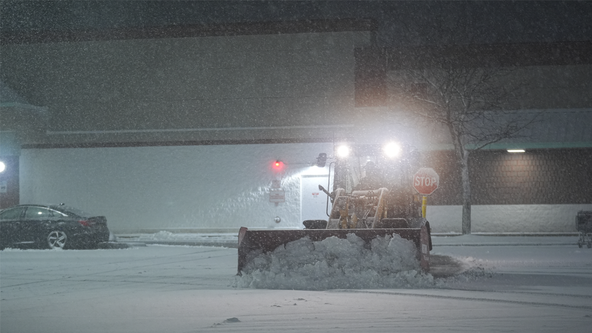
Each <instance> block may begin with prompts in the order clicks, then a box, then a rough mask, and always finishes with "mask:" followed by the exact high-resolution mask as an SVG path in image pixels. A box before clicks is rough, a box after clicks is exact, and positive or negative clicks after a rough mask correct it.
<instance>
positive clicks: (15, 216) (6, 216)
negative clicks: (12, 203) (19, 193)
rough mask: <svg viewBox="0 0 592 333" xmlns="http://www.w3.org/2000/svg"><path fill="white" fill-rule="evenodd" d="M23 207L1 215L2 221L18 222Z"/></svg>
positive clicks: (8, 210) (7, 210)
mask: <svg viewBox="0 0 592 333" xmlns="http://www.w3.org/2000/svg"><path fill="white" fill-rule="evenodd" d="M23 210H24V208H23V207H14V208H10V209H6V210H4V211H3V212H2V213H0V220H18V219H19V218H20V217H21V214H22V212H23Z"/></svg>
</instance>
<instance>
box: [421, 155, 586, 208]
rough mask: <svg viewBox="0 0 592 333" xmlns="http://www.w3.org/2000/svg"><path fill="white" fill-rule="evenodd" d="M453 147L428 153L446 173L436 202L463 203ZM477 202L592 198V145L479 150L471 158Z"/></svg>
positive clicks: (440, 171)
mask: <svg viewBox="0 0 592 333" xmlns="http://www.w3.org/2000/svg"><path fill="white" fill-rule="evenodd" d="M453 154H454V153H453V152H452V151H437V152H431V153H429V154H426V156H425V157H424V160H423V164H424V165H425V166H429V167H432V168H434V169H435V170H436V172H438V174H439V175H440V188H438V190H437V191H436V192H435V193H434V194H433V195H431V196H430V198H429V201H430V204H432V205H459V204H461V203H462V197H461V182H460V174H459V170H458V167H457V166H456V162H455V160H454V155H453ZM470 173H471V192H472V195H471V197H472V203H473V204H474V205H529V204H589V203H592V149H589V148H588V149H585V148H582V149H540V150H528V151H527V152H526V153H523V154H510V153H508V152H506V151H487V150H483V151H476V152H472V155H471V159H470Z"/></svg>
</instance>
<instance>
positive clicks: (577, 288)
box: [0, 232, 592, 333]
mask: <svg viewBox="0 0 592 333" xmlns="http://www.w3.org/2000/svg"><path fill="white" fill-rule="evenodd" d="M233 237H235V236H234V235H200V236H199V237H196V236H190V235H171V234H167V233H164V232H163V233H159V234H158V235H136V236H134V237H129V238H122V237H120V241H122V240H123V239H127V240H133V241H134V242H135V243H136V244H143V243H151V242H152V243H153V242H154V241H155V240H156V239H157V238H160V239H161V240H162V242H163V243H167V244H169V245H155V244H148V245H147V246H135V247H131V248H127V249H102V250H85V251H75V250H70V251H49V250H48V251H43V250H15V249H7V250H5V251H2V252H0V332H2V333H11V332H31V333H34V332H91V333H92V332H143V333H145V332H235V331H236V332H247V333H248V332H262V331H264V332H279V331H282V332H394V331H401V332H477V331H479V332H499V331H509V332H511V331H519V332H558V331H562V332H587V331H589V329H590V327H592V249H588V248H586V247H584V248H582V249H580V248H578V247H577V245H576V241H577V237H569V236H566V237H514V236H513V237H493V236H475V235H471V236H458V237H434V251H433V252H432V253H433V254H435V255H436V257H438V256H439V257H451V258H452V259H454V260H455V261H456V262H459V263H461V264H462V265H463V266H464V270H465V271H464V273H462V274H460V275H456V276H454V277H449V278H436V279H433V283H427V284H426V283H423V284H420V285H416V284H414V283H409V282H406V283H403V284H401V285H399V286H392V285H391V286H389V287H388V288H364V289H360V288H355V289H352V288H349V289H328V290H316V291H313V290H291V288H290V287H289V286H284V287H283V288H284V289H268V288H264V289H255V288H248V287H245V286H244V284H242V283H241V280H242V279H243V278H241V277H237V276H236V267H237V250H236V248H230V247H226V248H224V247H211V246H187V245H182V244H186V243H189V242H192V243H194V244H196V243H198V242H202V241H200V239H206V240H207V239H210V240H211V239H216V242H228V243H229V244H231V243H233V242H234V240H235V238H233ZM181 238H183V239H181ZM175 241H176V242H177V244H178V245H170V244H175ZM399 245H400V244H399ZM399 245H397V246H399ZM412 271H413V267H411V271H408V272H412ZM409 274H411V273H409ZM331 278H334V277H331V276H328V277H327V280H330V279H331ZM363 278H364V277H361V276H355V275H352V282H359V281H360V280H361V279H363ZM425 278H426V277H425V276H422V279H425ZM356 279H357V280H356ZM285 281H289V280H284V282H285ZM425 281H429V279H428V280H425ZM425 281H424V282H425ZM354 285H355V284H354ZM251 286H252V285H251ZM260 287H261V286H260ZM295 287H298V289H303V288H302V286H295ZM304 289H305V288H304Z"/></svg>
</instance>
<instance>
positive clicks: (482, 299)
mask: <svg viewBox="0 0 592 333" xmlns="http://www.w3.org/2000/svg"><path fill="white" fill-rule="evenodd" d="M445 290H454V291H457V292H458V291H465V290H464V289H463V290H455V289H445ZM332 291H334V292H350V293H362V294H379V295H397V296H414V297H424V298H437V299H451V300H458V301H477V302H491V303H508V304H518V305H538V306H551V307H561V308H571V309H580V310H592V305H574V304H564V303H554V302H536V301H519V300H510V299H498V298H487V297H465V296H451V295H435V294H420V293H413V292H402V291H378V290H377V291H372V290H345V289H340V290H332ZM467 291H472V290H467ZM473 292H474V291H473ZM478 292H482V293H497V294H500V295H501V294H508V295H515V294H532V295H543V294H539V293H534V292H533V293H530V292H507V291H504V292H500V291H494V292H492V291H482V290H478ZM549 295H552V296H564V297H574V296H576V295H567V294H565V295H561V294H553V293H549ZM577 296H580V297H581V296H582V295H577ZM585 298H590V299H592V296H588V297H585Z"/></svg>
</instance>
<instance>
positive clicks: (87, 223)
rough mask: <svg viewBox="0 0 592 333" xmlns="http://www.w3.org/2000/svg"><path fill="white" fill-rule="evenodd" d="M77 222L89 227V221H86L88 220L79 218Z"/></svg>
mask: <svg viewBox="0 0 592 333" xmlns="http://www.w3.org/2000/svg"><path fill="white" fill-rule="evenodd" d="M78 223H80V225H82V226H84V227H90V222H88V221H85V220H80V221H78Z"/></svg>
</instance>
